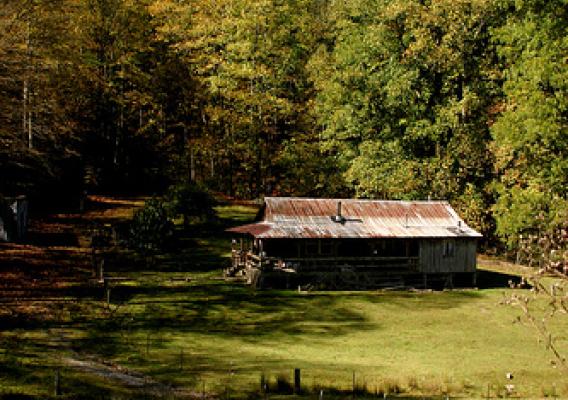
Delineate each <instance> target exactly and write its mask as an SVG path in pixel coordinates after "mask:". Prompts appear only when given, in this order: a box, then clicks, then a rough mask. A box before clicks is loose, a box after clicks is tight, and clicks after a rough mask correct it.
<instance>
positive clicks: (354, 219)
mask: <svg viewBox="0 0 568 400" xmlns="http://www.w3.org/2000/svg"><path fill="white" fill-rule="evenodd" d="M338 202H341V210H342V212H341V214H342V216H343V217H344V218H345V221H344V222H343V223H338V222H334V221H333V220H332V218H331V217H332V216H334V215H336V213H337V207H338ZM265 205H266V207H265V213H264V220H263V221H261V222H259V223H256V224H249V225H243V226H240V227H236V228H232V229H229V231H230V232H236V233H245V234H249V235H252V236H254V237H258V238H380V237H384V238H397V237H406V238H411V237H423V238H426V237H432V238H433V237H481V235H480V234H479V233H478V232H476V231H475V230H473V229H471V228H469V227H468V226H467V225H466V224H465V222H464V221H463V220H462V219H461V218H460V217H459V216H458V215H457V214H456V213H455V211H454V210H453V209H452V207H451V206H450V205H449V204H448V203H447V202H441V201H435V202H434V201H428V202H424V201H423V202H410V201H382V200H355V199H307V198H285V197H267V198H266V199H265Z"/></svg>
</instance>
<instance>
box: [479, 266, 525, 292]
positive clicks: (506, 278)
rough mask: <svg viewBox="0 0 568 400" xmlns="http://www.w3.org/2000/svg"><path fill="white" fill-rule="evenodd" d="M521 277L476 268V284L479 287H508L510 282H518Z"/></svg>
mask: <svg viewBox="0 0 568 400" xmlns="http://www.w3.org/2000/svg"><path fill="white" fill-rule="evenodd" d="M520 282H521V277H520V276H518V275H510V274H505V273H501V272H495V271H487V270H483V269H480V270H477V286H478V287H479V288H480V289H497V288H510V287H511V283H515V284H518V283H520Z"/></svg>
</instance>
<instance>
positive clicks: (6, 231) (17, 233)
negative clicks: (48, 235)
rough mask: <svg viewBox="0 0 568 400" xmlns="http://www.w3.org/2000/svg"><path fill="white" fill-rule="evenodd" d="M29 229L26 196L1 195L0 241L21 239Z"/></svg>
mask: <svg viewBox="0 0 568 400" xmlns="http://www.w3.org/2000/svg"><path fill="white" fill-rule="evenodd" d="M27 229H28V201H27V199H26V197H25V196H16V197H2V196H1V195H0V241H4V242H12V241H17V240H21V239H23V238H24V236H25V235H26V232H27Z"/></svg>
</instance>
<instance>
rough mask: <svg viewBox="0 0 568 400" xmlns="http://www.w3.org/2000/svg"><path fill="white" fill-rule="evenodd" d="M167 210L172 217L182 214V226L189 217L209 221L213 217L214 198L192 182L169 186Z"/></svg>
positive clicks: (186, 222)
mask: <svg viewBox="0 0 568 400" xmlns="http://www.w3.org/2000/svg"><path fill="white" fill-rule="evenodd" d="M166 199H167V203H168V211H169V212H170V214H171V216H172V217H174V218H175V217H177V216H180V215H181V216H182V217H183V224H184V227H186V228H187V227H188V226H189V222H190V220H191V219H196V220H198V221H210V220H213V219H214V218H215V211H214V210H213V206H214V205H215V200H214V199H213V197H212V196H211V195H210V194H209V192H208V191H207V190H206V189H204V188H202V187H200V186H198V185H196V184H193V183H184V184H180V185H176V186H172V187H170V189H169V190H168V193H167V196H166Z"/></svg>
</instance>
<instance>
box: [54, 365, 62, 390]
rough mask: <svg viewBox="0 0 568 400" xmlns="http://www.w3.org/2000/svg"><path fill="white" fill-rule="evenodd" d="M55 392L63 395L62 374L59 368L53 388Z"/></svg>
mask: <svg viewBox="0 0 568 400" xmlns="http://www.w3.org/2000/svg"><path fill="white" fill-rule="evenodd" d="M53 389H54V390H53V393H54V394H55V395H56V396H60V395H61V375H60V372H59V370H56V371H55V381H54V388H53Z"/></svg>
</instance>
